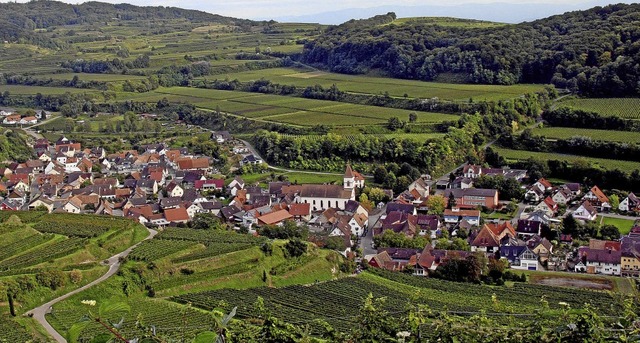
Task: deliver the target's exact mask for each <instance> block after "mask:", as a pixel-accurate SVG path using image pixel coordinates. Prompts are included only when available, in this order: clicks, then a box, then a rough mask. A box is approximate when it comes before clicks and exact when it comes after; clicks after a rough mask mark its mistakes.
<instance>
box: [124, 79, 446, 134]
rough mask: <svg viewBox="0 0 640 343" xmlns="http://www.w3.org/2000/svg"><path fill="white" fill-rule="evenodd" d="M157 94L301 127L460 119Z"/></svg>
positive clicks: (227, 96)
mask: <svg viewBox="0 0 640 343" xmlns="http://www.w3.org/2000/svg"><path fill="white" fill-rule="evenodd" d="M154 93H156V95H153V96H152V97H153V98H152V99H153V100H155V99H156V98H157V96H158V95H157V94H162V95H164V96H180V97H190V98H191V101H190V102H191V103H193V104H195V105H196V106H198V107H201V108H205V109H210V110H218V109H219V110H220V111H222V112H227V113H231V114H234V115H237V116H241V117H247V118H251V119H257V120H260V121H269V122H276V123H286V124H292V125H298V126H313V125H319V124H323V125H328V126H366V125H376V124H377V125H382V124H385V123H386V122H387V121H388V120H389V119H390V118H392V117H397V118H399V119H401V120H404V121H408V119H409V113H412V112H414V113H416V114H417V122H418V123H439V122H443V121H447V120H457V119H458V117H457V116H455V115H450V114H443V113H432V112H420V111H409V110H402V109H395V108H385V107H377V106H366V105H356V104H346V103H338V102H334V101H327V100H313V99H304V98H295V97H288V96H279V95H271V94H256V93H245V92H234V91H221V90H214V89H193V88H185V87H172V88H161V89H158V90H156V91H154ZM150 96H151V95H150ZM136 100H137V101H150V100H151V98H137V99H136ZM158 100H159V99H158Z"/></svg>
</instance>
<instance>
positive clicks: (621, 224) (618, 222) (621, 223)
mask: <svg viewBox="0 0 640 343" xmlns="http://www.w3.org/2000/svg"><path fill="white" fill-rule="evenodd" d="M598 222H599V223H601V224H602V225H613V226H615V227H617V228H618V230H620V234H622V235H626V234H628V233H629V232H630V231H631V228H632V227H633V223H634V222H635V221H634V220H630V219H621V218H610V217H603V216H598Z"/></svg>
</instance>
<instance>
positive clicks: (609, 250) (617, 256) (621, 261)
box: [573, 222, 640, 277]
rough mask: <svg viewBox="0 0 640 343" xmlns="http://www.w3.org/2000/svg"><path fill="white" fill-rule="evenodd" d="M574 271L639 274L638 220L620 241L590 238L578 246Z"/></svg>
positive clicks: (639, 243)
mask: <svg viewBox="0 0 640 343" xmlns="http://www.w3.org/2000/svg"><path fill="white" fill-rule="evenodd" d="M573 268H574V270H575V271H576V272H586V273H591V274H605V275H619V276H629V277H639V276H640V222H638V223H637V225H636V226H634V228H633V229H631V232H630V233H629V234H628V235H626V236H624V237H622V239H621V240H620V241H604V240H597V239H592V240H590V241H589V246H584V247H580V248H579V249H578V255H577V256H576V260H575V261H574V267H573Z"/></svg>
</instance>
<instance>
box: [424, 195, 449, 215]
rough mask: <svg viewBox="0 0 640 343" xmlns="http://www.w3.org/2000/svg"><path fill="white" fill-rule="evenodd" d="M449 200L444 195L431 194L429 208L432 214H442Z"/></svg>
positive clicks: (428, 202)
mask: <svg viewBox="0 0 640 343" xmlns="http://www.w3.org/2000/svg"><path fill="white" fill-rule="evenodd" d="M446 206H447V202H446V200H445V199H444V197H443V196H442V195H431V196H429V198H427V208H428V209H429V213H430V214H442V213H443V212H444V209H445V208H446Z"/></svg>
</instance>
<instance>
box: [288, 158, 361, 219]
mask: <svg viewBox="0 0 640 343" xmlns="http://www.w3.org/2000/svg"><path fill="white" fill-rule="evenodd" d="M299 187H300V188H299V193H298V196H297V199H296V200H297V202H299V203H306V204H311V209H312V210H313V211H324V210H326V209H329V208H339V209H341V210H344V208H345V205H346V204H347V202H348V201H349V200H356V192H355V189H356V188H362V187H364V177H363V176H362V175H361V174H360V173H358V172H356V171H354V170H353V169H351V166H350V165H347V168H346V170H345V173H344V176H343V182H342V186H340V185H300V186H299Z"/></svg>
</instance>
